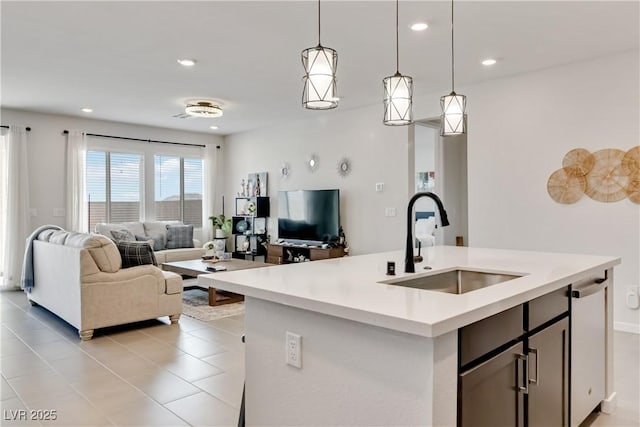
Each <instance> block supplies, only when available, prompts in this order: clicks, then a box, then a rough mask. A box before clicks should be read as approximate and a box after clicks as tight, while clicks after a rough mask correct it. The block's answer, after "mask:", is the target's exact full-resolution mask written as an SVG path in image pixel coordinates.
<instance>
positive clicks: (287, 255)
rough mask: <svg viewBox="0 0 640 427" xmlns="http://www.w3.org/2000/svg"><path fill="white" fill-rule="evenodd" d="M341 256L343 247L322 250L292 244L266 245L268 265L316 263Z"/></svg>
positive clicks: (318, 247)
mask: <svg viewBox="0 0 640 427" xmlns="http://www.w3.org/2000/svg"><path fill="white" fill-rule="evenodd" d="M342 256H344V248H343V247H337V248H322V247H320V246H308V245H296V244H293V243H277V244H274V243H271V244H269V245H267V262H268V263H269V264H290V263H293V262H305V261H318V260H321V259H329V258H340V257H342Z"/></svg>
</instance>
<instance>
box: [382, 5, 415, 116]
mask: <svg viewBox="0 0 640 427" xmlns="http://www.w3.org/2000/svg"><path fill="white" fill-rule="evenodd" d="M398 3H399V1H398V0H396V73H395V74H394V75H393V76H389V77H385V78H384V79H383V80H382V86H383V87H384V100H383V101H384V118H383V119H382V123H384V124H385V125H387V126H404V125H409V124H411V123H413V79H412V78H411V77H409V76H403V75H402V74H400V71H399V69H400V43H399V41H398V40H399V37H398Z"/></svg>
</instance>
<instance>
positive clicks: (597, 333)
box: [571, 272, 609, 426]
mask: <svg viewBox="0 0 640 427" xmlns="http://www.w3.org/2000/svg"><path fill="white" fill-rule="evenodd" d="M608 285H609V279H608V277H607V275H606V273H604V272H603V273H602V275H600V276H599V277H592V278H589V279H585V280H581V281H579V282H576V283H574V284H573V286H572V291H571V296H572V300H571V425H572V426H578V425H580V423H581V422H582V421H584V419H585V418H586V417H587V416H588V415H589V414H590V413H591V412H592V411H593V410H594V409H596V408H597V407H598V405H599V404H600V402H602V400H603V399H604V398H605V375H606V372H605V370H606V368H605V367H606V365H605V363H606V361H605V354H606V335H605V328H606V324H607V322H606V310H605V308H606V300H605V289H606V288H607V286H608Z"/></svg>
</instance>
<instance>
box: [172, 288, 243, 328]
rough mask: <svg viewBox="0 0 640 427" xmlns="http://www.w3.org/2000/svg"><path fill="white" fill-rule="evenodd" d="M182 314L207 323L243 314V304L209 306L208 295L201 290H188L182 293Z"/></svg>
mask: <svg viewBox="0 0 640 427" xmlns="http://www.w3.org/2000/svg"><path fill="white" fill-rule="evenodd" d="M182 314H184V315H185V316H189V317H193V318H194V319H198V320H202V321H203V322H208V321H210V320H218V319H223V318H225V317H230V316H237V315H239V314H244V302H236V303H233V304H223V305H217V306H214V307H212V306H210V305H209V293H208V292H207V291H206V290H202V289H189V290H185V291H184V292H182Z"/></svg>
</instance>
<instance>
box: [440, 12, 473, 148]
mask: <svg viewBox="0 0 640 427" xmlns="http://www.w3.org/2000/svg"><path fill="white" fill-rule="evenodd" d="M454 69H455V68H454V50H453V0H451V93H450V94H449V95H445V96H443V97H441V98H440V108H441V109H442V116H440V135H441V136H453V135H462V134H466V133H467V112H466V108H467V97H466V96H464V95H458V94H457V93H456V91H455V89H454V82H455V79H454Z"/></svg>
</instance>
